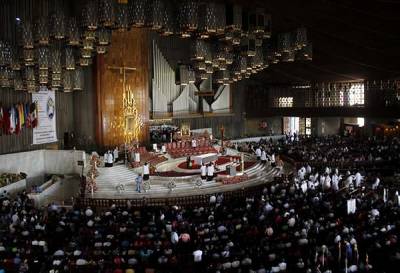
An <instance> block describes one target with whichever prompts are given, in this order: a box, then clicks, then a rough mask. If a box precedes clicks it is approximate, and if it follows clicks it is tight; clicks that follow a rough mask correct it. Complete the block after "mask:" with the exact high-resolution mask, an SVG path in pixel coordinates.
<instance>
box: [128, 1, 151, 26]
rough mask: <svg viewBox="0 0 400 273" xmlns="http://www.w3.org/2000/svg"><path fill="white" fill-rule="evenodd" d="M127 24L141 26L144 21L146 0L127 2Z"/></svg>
mask: <svg viewBox="0 0 400 273" xmlns="http://www.w3.org/2000/svg"><path fill="white" fill-rule="evenodd" d="M128 5H129V7H128V10H129V24H130V25H132V26H134V27H143V26H144V25H145V23H146V6H147V1H146V0H132V1H129V2H128Z"/></svg>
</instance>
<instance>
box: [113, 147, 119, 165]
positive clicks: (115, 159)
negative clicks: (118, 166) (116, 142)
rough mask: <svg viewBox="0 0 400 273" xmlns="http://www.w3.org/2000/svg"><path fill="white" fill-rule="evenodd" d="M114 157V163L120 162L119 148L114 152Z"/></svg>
mask: <svg viewBox="0 0 400 273" xmlns="http://www.w3.org/2000/svg"><path fill="white" fill-rule="evenodd" d="M113 155H114V162H117V161H118V158H119V150H118V147H115V149H114V151H113Z"/></svg>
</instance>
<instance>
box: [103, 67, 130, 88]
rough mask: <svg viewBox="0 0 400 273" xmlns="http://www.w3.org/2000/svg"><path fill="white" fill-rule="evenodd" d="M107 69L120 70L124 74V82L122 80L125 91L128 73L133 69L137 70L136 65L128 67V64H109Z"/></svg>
mask: <svg viewBox="0 0 400 273" xmlns="http://www.w3.org/2000/svg"><path fill="white" fill-rule="evenodd" d="M107 69H110V70H114V71H115V70H117V71H119V74H123V82H122V88H123V90H124V91H125V83H126V73H127V72H131V71H136V70H137V69H136V67H128V66H125V65H123V66H108V67H107Z"/></svg>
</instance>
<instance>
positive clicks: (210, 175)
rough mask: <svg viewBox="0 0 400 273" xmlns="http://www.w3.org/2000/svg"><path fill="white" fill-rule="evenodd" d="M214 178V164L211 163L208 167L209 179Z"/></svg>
mask: <svg viewBox="0 0 400 273" xmlns="http://www.w3.org/2000/svg"><path fill="white" fill-rule="evenodd" d="M213 179H214V165H213V164H212V163H210V165H208V167H207V181H212V180H213Z"/></svg>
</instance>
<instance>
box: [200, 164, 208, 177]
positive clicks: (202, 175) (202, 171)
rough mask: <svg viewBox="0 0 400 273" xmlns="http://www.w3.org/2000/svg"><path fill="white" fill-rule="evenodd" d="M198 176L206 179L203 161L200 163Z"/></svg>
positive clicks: (205, 168)
mask: <svg viewBox="0 0 400 273" xmlns="http://www.w3.org/2000/svg"><path fill="white" fill-rule="evenodd" d="M200 176H201V179H202V180H206V179H207V167H206V166H205V165H204V163H202V164H201V167H200Z"/></svg>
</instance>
